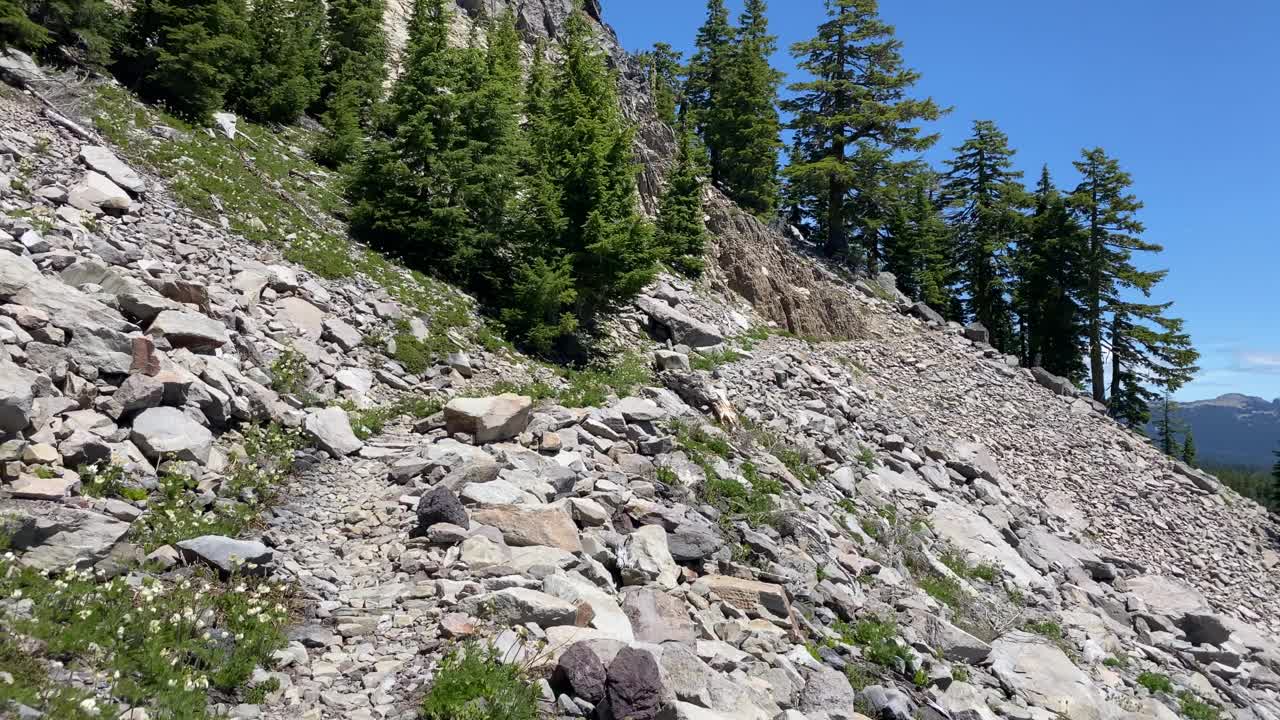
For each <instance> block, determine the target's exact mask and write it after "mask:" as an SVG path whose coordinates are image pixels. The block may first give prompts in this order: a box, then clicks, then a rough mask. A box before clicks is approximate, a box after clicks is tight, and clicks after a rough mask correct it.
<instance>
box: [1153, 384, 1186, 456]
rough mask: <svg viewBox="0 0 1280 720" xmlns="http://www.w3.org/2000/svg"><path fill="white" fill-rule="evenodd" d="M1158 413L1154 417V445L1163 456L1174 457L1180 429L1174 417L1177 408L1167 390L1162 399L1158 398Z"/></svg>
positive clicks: (1177, 449)
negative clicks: (1155, 444) (1157, 446)
mask: <svg viewBox="0 0 1280 720" xmlns="http://www.w3.org/2000/svg"><path fill="white" fill-rule="evenodd" d="M1158 412H1159V414H1158V415H1157V416H1156V443H1157V444H1158V445H1159V447H1160V450H1161V452H1163V453H1164V454H1165V455H1168V456H1169V457H1175V456H1176V454H1177V452H1178V451H1179V449H1180V448H1179V446H1178V433H1179V432H1181V427H1180V426H1179V423H1178V419H1177V417H1176V415H1175V413H1176V412H1177V407H1176V406H1175V404H1174V402H1173V398H1172V397H1171V396H1170V394H1169V391H1168V390H1166V391H1165V393H1164V397H1162V398H1160V404H1159V406H1158Z"/></svg>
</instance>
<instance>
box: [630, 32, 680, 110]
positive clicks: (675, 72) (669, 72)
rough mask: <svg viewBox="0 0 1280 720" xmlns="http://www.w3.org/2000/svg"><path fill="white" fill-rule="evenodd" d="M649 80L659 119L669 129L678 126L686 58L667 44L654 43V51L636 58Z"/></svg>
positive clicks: (654, 107)
mask: <svg viewBox="0 0 1280 720" xmlns="http://www.w3.org/2000/svg"><path fill="white" fill-rule="evenodd" d="M636 59H637V60H638V61H639V62H640V64H641V66H642V67H644V68H645V72H646V74H647V75H648V78H649V87H650V88H651V90H652V93H653V109H654V112H655V113H657V115H658V119H659V120H661V121H662V122H664V123H666V124H667V126H668V127H672V128H674V127H675V126H676V111H677V110H678V109H679V107H680V93H681V87H680V74H681V73H682V72H684V66H683V65H682V61H683V60H684V56H683V55H682V54H681V53H680V52H679V51H677V50H674V49H672V47H671V46H670V45H668V44H667V43H663V42H660V43H654V45H653V49H652V50H649V51H647V52H643V53H640V54H639V55H638V56H637V58H636Z"/></svg>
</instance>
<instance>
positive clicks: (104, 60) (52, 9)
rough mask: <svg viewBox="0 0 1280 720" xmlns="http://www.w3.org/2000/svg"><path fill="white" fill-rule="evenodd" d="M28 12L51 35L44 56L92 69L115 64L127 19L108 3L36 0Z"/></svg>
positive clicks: (29, 5) (102, 1)
mask: <svg viewBox="0 0 1280 720" xmlns="http://www.w3.org/2000/svg"><path fill="white" fill-rule="evenodd" d="M6 1H9V0H6ZM27 8H28V14H29V16H30V19H31V22H34V23H36V24H38V25H39V26H40V27H42V28H44V29H45V30H47V31H48V39H49V43H48V45H46V46H45V47H44V52H43V53H42V55H44V56H45V57H46V58H48V59H50V60H52V61H54V62H66V61H70V62H72V63H75V64H79V65H84V66H88V67H92V68H100V67H106V66H107V65H109V64H110V63H111V61H112V59H113V56H114V52H115V50H116V47H117V45H118V44H119V41H120V35H121V33H122V32H123V30H124V16H123V15H122V14H121V13H120V11H118V10H116V9H115V7H113V6H112V5H111V3H109V2H107V0H34V1H33V2H30V3H29V4H28V5H27ZM3 14H4V11H3V10H0V16H2V15H3ZM0 22H3V21H2V20H0ZM54 48H57V53H56V54H55V53H54V52H53V49H54ZM32 49H39V48H35V47H33V48H32Z"/></svg>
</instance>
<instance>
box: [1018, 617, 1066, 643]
mask: <svg viewBox="0 0 1280 720" xmlns="http://www.w3.org/2000/svg"><path fill="white" fill-rule="evenodd" d="M1022 628H1023V629H1024V630H1026V631H1027V632H1031V633H1035V634H1037V635H1040V636H1042V637H1045V638H1048V639H1050V640H1052V641H1054V642H1055V643H1057V642H1061V641H1062V640H1063V639H1064V638H1065V637H1066V635H1065V634H1064V633H1063V632H1062V626H1061V625H1059V624H1058V623H1056V622H1054V621H1053V620H1032V621H1029V622H1028V623H1027V624H1025V625H1023V626H1022Z"/></svg>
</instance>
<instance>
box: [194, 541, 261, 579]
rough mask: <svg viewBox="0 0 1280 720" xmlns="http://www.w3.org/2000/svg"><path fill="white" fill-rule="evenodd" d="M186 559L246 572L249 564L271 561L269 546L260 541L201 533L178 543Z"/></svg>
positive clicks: (259, 565) (221, 568)
mask: <svg viewBox="0 0 1280 720" xmlns="http://www.w3.org/2000/svg"><path fill="white" fill-rule="evenodd" d="M178 549H179V550H181V551H182V552H183V553H184V554H185V555H186V556H187V557H188V559H192V560H199V561H201V562H204V563H206V564H208V565H211V566H213V567H215V568H217V569H219V570H221V571H222V572H224V573H232V572H242V571H243V572H248V571H249V570H252V569H253V568H249V567H248V566H249V565H255V566H257V569H259V570H260V569H262V566H264V565H267V564H269V563H270V562H271V558H272V551H271V548H269V547H267V546H266V545H263V544H262V543H260V542H256V541H250V540H235V539H233V538H229V537H223V536H221V535H203V536H201V537H198V538H193V539H191V540H183V541H181V542H179V543H178Z"/></svg>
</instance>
